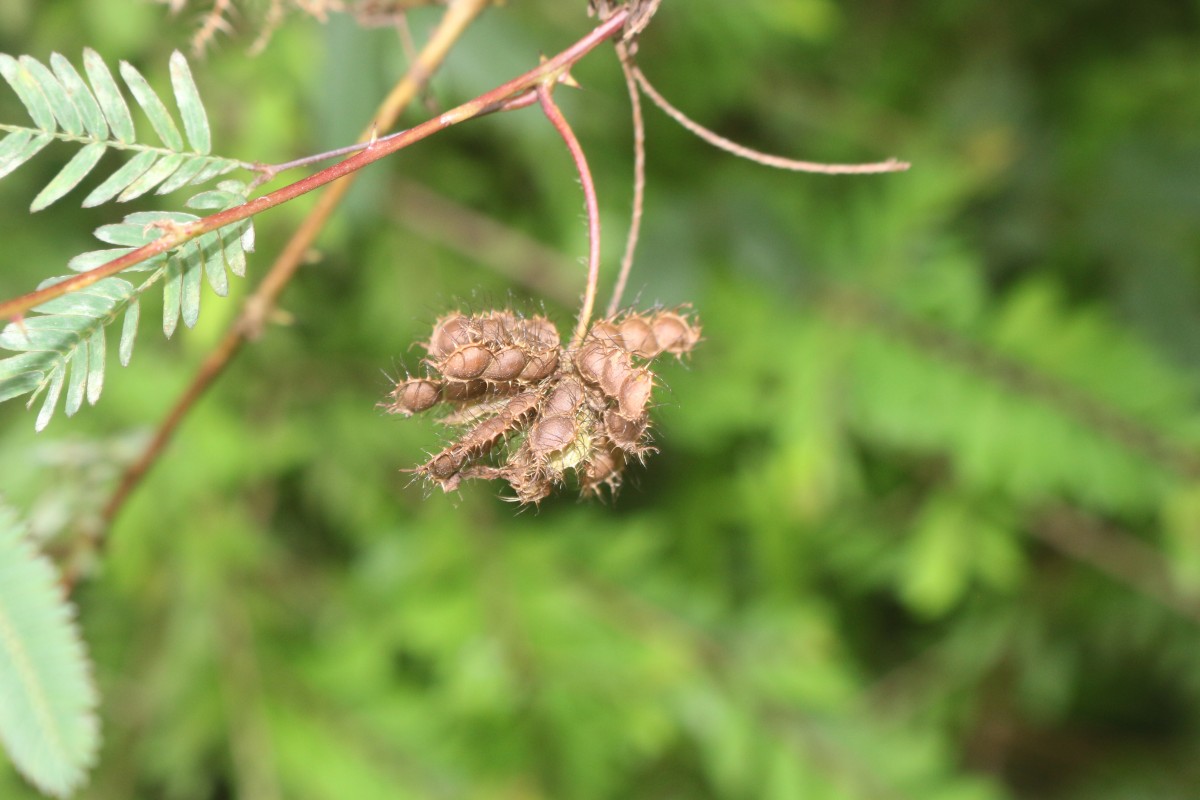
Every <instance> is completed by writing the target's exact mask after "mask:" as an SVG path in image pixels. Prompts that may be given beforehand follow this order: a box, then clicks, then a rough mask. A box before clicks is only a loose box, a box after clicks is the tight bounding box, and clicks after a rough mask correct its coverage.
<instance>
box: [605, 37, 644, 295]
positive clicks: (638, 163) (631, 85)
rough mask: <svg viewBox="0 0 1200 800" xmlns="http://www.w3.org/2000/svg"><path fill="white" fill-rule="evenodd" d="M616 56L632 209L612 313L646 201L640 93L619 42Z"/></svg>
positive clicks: (630, 265)
mask: <svg viewBox="0 0 1200 800" xmlns="http://www.w3.org/2000/svg"><path fill="white" fill-rule="evenodd" d="M617 57H618V58H619V59H620V61H621V72H622V74H623V75H624V76H625V88H626V89H627V90H628V91H629V106H630V109H631V111H632V114H633V210H632V211H631V212H630V215H629V235H628V236H627V237H626V238H625V252H624V254H623V255H622V256H621V271H620V272H618V273H617V282H616V283H615V284H613V292H612V299H611V300H609V301H608V313H607V315H606V316H608V317H612V316H613V315H615V314H616V313H617V310H618V309H619V308H620V307H621V296H622V295H624V294H625V284H626V283H627V282H628V280H629V271H630V270H631V269H632V268H633V257H634V254H635V253H636V252H637V245H638V237H639V236H640V235H641V231H642V212H643V210H644V208H645V202H646V121H645V117H644V116H643V115H642V94H641V92H639V91H638V86H637V79H636V78H634V76H633V63H632V60H631V55H630V53H629V49H628V48H627V47H626V46H625V44H624V43H623V42H618V43H617Z"/></svg>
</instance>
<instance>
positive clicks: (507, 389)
mask: <svg viewBox="0 0 1200 800" xmlns="http://www.w3.org/2000/svg"><path fill="white" fill-rule="evenodd" d="M699 341H700V325H699V323H698V322H697V321H696V318H695V315H693V314H691V313H690V311H689V310H688V309H687V308H679V309H674V310H666V309H660V310H656V311H648V312H638V311H626V312H623V313H620V314H617V315H615V316H613V317H610V318H607V319H601V320H597V321H596V322H595V323H594V324H593V325H592V326H591V328H590V329H588V332H587V335H586V336H584V337H583V338H582V339H581V340H580V341H579V342H578V344H574V345H566V346H564V345H563V343H562V339H561V337H560V336H559V333H558V329H557V328H556V327H555V326H554V324H553V323H551V322H550V320H548V319H546V318H545V317H544V316H541V315H537V314H535V315H531V316H521V315H519V314H516V313H515V312H513V311H512V310H510V309H507V308H505V309H499V310H488V311H483V312H480V313H469V314H468V313H462V312H458V311H456V312H452V313H450V314H446V315H445V316H442V317H439V318H438V319H437V320H436V321H435V322H434V325H433V330H432V332H431V333H430V336H429V341H427V342H422V343H421V346H422V347H423V348H424V349H425V352H426V357H425V358H424V359H423V360H422V362H421V363H422V364H423V366H424V368H425V374H424V375H422V376H418V377H409V378H407V379H405V380H402V381H399V382H397V383H396V386H395V388H393V389H392V392H391V394H389V395H388V399H387V400H386V401H385V402H383V403H381V404H380V405H381V406H382V407H383V408H384V409H385V410H386V411H387V412H388V413H391V414H398V415H400V416H403V417H410V416H412V415H414V414H419V413H422V412H424V411H428V410H430V409H434V408H440V409H442V410H443V411H444V412H445V414H444V415H443V416H442V418H441V420H440V421H441V422H442V423H443V424H446V425H449V426H454V427H455V428H456V429H457V430H458V433H457V438H455V439H454V440H453V441H451V442H450V444H448V445H447V446H446V447H444V448H443V449H442V450H441V451H439V452H438V453H435V454H434V455H433V456H432V457H431V458H430V459H429V460H428V461H426V462H425V463H424V464H421V465H420V466H418V467H416V468H415V469H413V470H412V471H413V472H415V473H416V474H418V475H420V476H421V477H423V478H425V479H426V480H427V481H429V482H430V483H431V484H433V485H435V486H438V487H440V488H441V489H442V490H443V491H446V492H449V491H453V490H455V489H457V488H458V486H459V485H460V484H461V483H462V481H463V480H465V479H470V478H478V479H483V480H502V481H505V482H506V483H508V485H509V486H510V487H511V488H512V490H513V492H515V494H516V496H515V497H514V498H512V499H513V500H515V501H516V502H518V503H521V504H527V503H538V502H540V501H541V500H542V499H544V498H545V497H547V496H549V495H550V493H551V492H552V491H553V490H554V488H555V487H557V486H561V485H563V484H564V483H565V482H566V481H567V478H568V474H569V473H574V475H575V478H576V481H577V483H578V484H579V488H580V491H581V493H582V494H583V495H584V496H585V497H586V496H595V495H600V494H601V493H602V491H603V487H608V490H609V492H610V493H615V492H616V491H617V489H618V488H619V487H620V485H621V477H622V474H623V472H624V470H625V467H626V466H627V465H628V464H629V462H630V460H631V459H636V460H638V461H642V460H644V459H645V457H646V456H647V455H648V454H650V453H652V452H654V448H653V447H651V446H650V433H649V429H650V417H649V404H650V398H651V394H652V392H653V389H654V386H655V385H656V383H657V378H656V376H655V374H654V372H652V371H651V369H650V365H651V363H652V362H653V361H654V359H656V358H658V357H659V356H660V355H662V354H663V353H669V354H671V355H673V356H675V357H676V358H682V357H683V356H685V355H687V354H688V353H690V352H691V351H692V349H693V348H694V347H695V346H696V344H697V343H698V342H699Z"/></svg>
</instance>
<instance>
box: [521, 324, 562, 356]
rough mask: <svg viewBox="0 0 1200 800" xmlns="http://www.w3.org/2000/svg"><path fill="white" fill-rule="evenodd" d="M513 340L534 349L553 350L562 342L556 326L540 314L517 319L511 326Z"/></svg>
mask: <svg viewBox="0 0 1200 800" xmlns="http://www.w3.org/2000/svg"><path fill="white" fill-rule="evenodd" d="M512 335H513V341H514V342H516V343H517V344H521V345H525V346H526V347H530V348H533V349H535V350H553V349H555V348H557V347H558V346H559V345H560V344H561V343H562V342H561V340H560V339H559V338H558V328H556V327H554V323H553V322H551V321H550V320H548V319H546V318H545V317H542V316H533V317H529V318H527V319H521V320H517V321H516V322H515V323H514V324H513V326H512Z"/></svg>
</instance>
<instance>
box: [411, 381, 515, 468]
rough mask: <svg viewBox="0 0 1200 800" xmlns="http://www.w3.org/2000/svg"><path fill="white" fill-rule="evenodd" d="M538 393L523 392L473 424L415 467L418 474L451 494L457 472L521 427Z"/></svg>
mask: <svg viewBox="0 0 1200 800" xmlns="http://www.w3.org/2000/svg"><path fill="white" fill-rule="evenodd" d="M537 400H538V395H537V392H524V393H523V394H519V395H516V396H515V397H513V398H512V399H511V400H509V402H508V404H507V405H506V406H505V407H504V408H503V409H501V410H500V411H499V413H497V414H496V416H494V417H491V418H489V419H485V420H484V421H483V422H481V423H479V424H478V425H476V426H475V427H474V428H472V429H471V430H469V431H468V432H467V433H465V434H463V436H462V437H461V438H460V439H459V440H458V441H457V442H454V443H453V444H451V445H450V446H449V447H447V448H445V449H444V450H442V451H441V452H440V453H438V454H437V455H435V456H434V457H433V458H431V459H430V460H429V461H428V462H426V463H425V464H424V465H422V466H420V467H418V468H417V472H418V473H420V474H423V475H427V476H429V477H431V478H433V479H434V481H435V482H437V483H438V484H439V485H440V486H441V487H442V489H443V490H444V491H452V490H453V489H454V488H456V487H457V486H458V481H457V480H453V484H452V485H449V488H447V487H448V482H449V481H451V479H454V478H457V473H458V472H459V470H461V469H462V468H463V467H464V466H465V465H466V464H467V462H468V461H469V460H471V459H473V458H478V457H479V456H482V455H486V454H487V453H488V452H489V451H490V450H491V449H492V448H493V447H495V446H496V444H497V443H499V442H500V441H501V440H503V439H504V437H505V436H507V435H508V434H509V433H511V432H512V431H514V430H515V429H516V428H517V427H518V426H520V425H521V424H522V423H523V422H524V421H525V419H526V418H527V417H529V416H531V415H532V412H533V410H534V409H535V408H536V406H537Z"/></svg>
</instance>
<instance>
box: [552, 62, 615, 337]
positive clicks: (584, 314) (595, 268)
mask: <svg viewBox="0 0 1200 800" xmlns="http://www.w3.org/2000/svg"><path fill="white" fill-rule="evenodd" d="M552 87H553V82H549V81H548V82H543V83H541V84H539V85H538V87H537V96H538V102H539V103H541V105H542V111H543V112H544V113H545V114H546V118H547V119H549V120H550V124H551V125H553V126H554V129H555V130H556V131H558V135H559V136H561V137H562V139H563V141H564V142H565V143H566V145H567V149H568V150H570V151H571V160H572V161H574V162H575V169H576V170H578V171H579V183H580V184H582V185H583V202H584V206H585V207H586V208H587V225H588V271H587V287H586V288H585V289H584V292H583V304H582V305H581V306H580V308H579V321H578V322H577V323H576V324H575V335H574V336H572V337H571V347H574V346H576V345H577V344H579V343H580V342H581V341H583V337H584V335H585V334H587V329H588V323H590V322H591V319H592V309H593V308H594V307H595V305H596V287H597V286H598V285H599V284H600V204H599V203H598V202H597V201H596V183H595V181H593V180H592V171H591V170H590V169H589V168H588V163H587V157H586V156H584V154H583V147H582V146H581V145H580V144H579V139H578V138H577V137H576V136H575V132H574V131H572V130H571V125H570V123H568V122H567V118H566V117H564V116H563V115H562V111H560V110H559V108H558V106H557V105H556V104H555V103H554V98H553V97H552V96H551V91H552Z"/></svg>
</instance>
